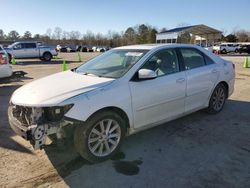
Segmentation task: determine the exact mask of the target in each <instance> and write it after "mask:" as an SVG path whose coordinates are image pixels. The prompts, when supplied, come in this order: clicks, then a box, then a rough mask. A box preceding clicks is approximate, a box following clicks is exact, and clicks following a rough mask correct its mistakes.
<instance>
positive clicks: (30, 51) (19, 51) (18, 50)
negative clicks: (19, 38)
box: [5, 41, 57, 61]
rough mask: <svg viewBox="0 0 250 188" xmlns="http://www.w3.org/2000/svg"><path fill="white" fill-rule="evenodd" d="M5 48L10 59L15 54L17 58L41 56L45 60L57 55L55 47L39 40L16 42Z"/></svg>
mask: <svg viewBox="0 0 250 188" xmlns="http://www.w3.org/2000/svg"><path fill="white" fill-rule="evenodd" d="M5 50H6V52H7V53H8V55H9V59H11V57H12V56H13V57H15V58H16V59H25V58H40V59H41V60H44V61H50V60H51V59H52V57H53V56H57V52H56V50H55V49H51V48H50V47H46V46H41V45H40V43H37V42H27V41H25V42H15V43H13V44H11V45H10V46H8V48H5Z"/></svg>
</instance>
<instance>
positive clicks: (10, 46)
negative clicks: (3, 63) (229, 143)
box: [8, 42, 17, 48]
mask: <svg viewBox="0 0 250 188" xmlns="http://www.w3.org/2000/svg"><path fill="white" fill-rule="evenodd" d="M16 44H17V42H15V43H13V44H11V45H9V46H8V48H12V47H13V46H15V45H16Z"/></svg>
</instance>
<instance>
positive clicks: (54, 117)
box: [44, 104, 73, 122]
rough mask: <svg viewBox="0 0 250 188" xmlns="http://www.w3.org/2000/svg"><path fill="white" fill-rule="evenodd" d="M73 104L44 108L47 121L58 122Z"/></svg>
mask: <svg viewBox="0 0 250 188" xmlns="http://www.w3.org/2000/svg"><path fill="white" fill-rule="evenodd" d="M72 107H73V104H68V105H66V106H53V107H46V108H44V115H45V118H46V120H47V121H52V122H54V121H60V120H61V119H62V118H63V116H64V114H66V113H67V112H68V111H69V110H70V109H71V108H72Z"/></svg>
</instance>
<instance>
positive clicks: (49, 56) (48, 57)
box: [42, 52, 52, 61]
mask: <svg viewBox="0 0 250 188" xmlns="http://www.w3.org/2000/svg"><path fill="white" fill-rule="evenodd" d="M42 58H43V59H44V60H45V61H50V60H51V59H52V55H51V53H49V52H45V53H44V54H43V57H42Z"/></svg>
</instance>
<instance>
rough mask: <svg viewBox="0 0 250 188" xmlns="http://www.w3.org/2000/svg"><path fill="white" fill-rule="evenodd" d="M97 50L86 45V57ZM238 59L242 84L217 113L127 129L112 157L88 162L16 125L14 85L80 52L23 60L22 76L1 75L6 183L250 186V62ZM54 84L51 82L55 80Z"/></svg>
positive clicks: (1, 159)
mask: <svg viewBox="0 0 250 188" xmlns="http://www.w3.org/2000/svg"><path fill="white" fill-rule="evenodd" d="M96 55H98V53H81V56H82V60H83V61H86V60H88V59H90V58H92V57H94V56H96ZM223 58H225V59H229V60H232V61H233V62H234V63H235V65H236V72H237V75H236V83H235V92H234V94H233V95H232V96H231V97H230V98H229V100H228V101H227V102H226V104H225V107H224V110H223V111H222V112H221V113H219V114H217V115H208V114H206V113H204V112H202V111H199V112H196V113H193V114H191V115H189V116H186V117H183V118H181V119H178V120H175V121H172V122H169V123H165V124H163V125H161V126H158V127H155V128H152V129H149V130H146V131H144V132H141V133H138V134H136V135H133V136H130V137H127V138H126V140H125V142H124V144H123V146H122V148H121V152H120V153H118V154H117V156H115V157H114V159H112V160H108V161H105V162H102V163H98V164H89V163H88V162H86V161H84V160H82V159H81V158H80V157H79V156H78V155H77V154H76V153H75V151H74V148H73V146H72V144H70V143H69V144H68V145H67V147H66V148H65V149H62V148H57V147H55V146H48V147H46V148H45V149H44V150H39V151H33V149H32V147H31V145H30V144H29V143H28V142H26V141H25V140H23V139H22V138H20V137H19V136H16V135H15V134H14V133H13V131H12V130H11V129H10V128H9V124H8V119H7V106H8V101H9V99H10V96H11V94H12V92H13V91H14V90H15V89H17V88H18V87H20V86H21V85H23V84H25V83H28V82H30V81H32V80H34V79H38V78H40V77H43V76H46V75H49V74H52V73H56V72H59V71H61V70H62V60H63V59H66V60H68V62H69V68H74V67H76V66H78V65H79V64H80V63H79V62H77V55H76V54H75V53H68V54H59V58H58V59H55V60H53V61H52V62H51V63H47V62H40V61H39V60H18V64H17V65H14V66H13V68H14V70H23V71H25V72H27V73H28V74H27V75H26V77H25V78H22V79H11V80H9V79H3V80H0V187H108V188H111V187H120V188H121V187H225V188H231V187H242V188H245V187H250V160H249V159H250V68H249V69H244V68H242V62H243V57H242V56H237V57H233V56H232V57H231V56H223ZM48 90H49V87H48Z"/></svg>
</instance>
